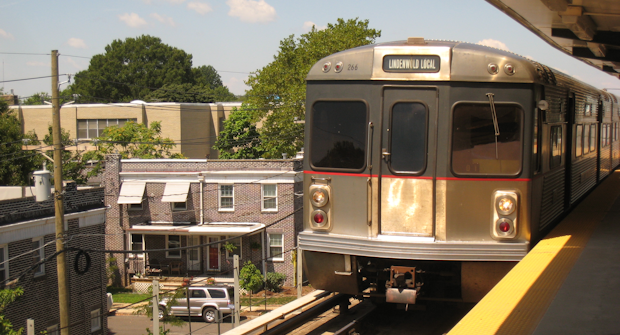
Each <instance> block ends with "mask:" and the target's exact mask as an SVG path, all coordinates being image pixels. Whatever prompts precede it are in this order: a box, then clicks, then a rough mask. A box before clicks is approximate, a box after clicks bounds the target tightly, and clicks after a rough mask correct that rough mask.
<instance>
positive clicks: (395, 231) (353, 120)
mask: <svg viewBox="0 0 620 335" xmlns="http://www.w3.org/2000/svg"><path fill="white" fill-rule="evenodd" d="M532 71H533V67H532V65H531V64H530V63H529V62H528V61H527V60H525V59H522V58H520V57H518V56H515V55H512V54H508V53H506V52H501V51H499V50H495V49H490V48H486V47H481V46H476V45H471V44H461V43H453V42H429V41H424V40H423V39H410V40H408V41H403V42H395V43H387V44H377V45H371V46H365V47H360V48H356V49H352V50H347V51H344V52H341V53H337V54H334V55H331V56H329V57H326V58H325V59H322V60H321V61H320V62H318V63H317V64H316V65H315V66H314V67H313V68H312V70H311V71H310V73H309V74H308V77H307V101H306V130H305V157H304V229H303V231H302V232H301V233H300V235H299V246H300V247H301V249H302V250H303V255H304V270H305V272H304V273H305V275H306V276H307V277H308V279H309V281H310V283H311V284H312V285H313V287H315V288H318V289H324V290H328V291H335V292H341V293H347V294H352V295H357V296H361V295H363V296H369V297H377V298H379V299H385V300H386V301H388V302H395V303H415V301H416V299H418V298H419V297H426V298H429V299H430V298H435V299H457V300H463V301H475V300H477V299H479V298H480V297H481V295H483V294H485V293H486V291H487V290H488V289H489V288H490V287H491V286H492V285H494V284H495V283H496V282H497V280H499V278H501V276H503V275H504V274H505V273H506V272H507V271H508V270H509V269H510V268H511V267H512V266H513V265H514V262H516V261H518V260H520V259H521V258H522V257H523V256H524V255H525V254H526V252H527V250H528V248H529V241H530V238H531V233H530V230H531V213H532V209H531V208H530V193H531V189H530V188H531V179H530V175H531V173H532V172H531V169H530V167H529V166H530V165H531V164H532V162H531V158H530V156H531V153H532V149H531V148H532V147H533V145H534V143H533V140H531V139H530V138H532V137H534V136H535V134H533V133H532V129H531V127H529V126H526V125H528V124H532V122H533V121H534V120H533V116H532V114H533V113H532V112H531V111H533V110H534V108H535V107H534V104H533V101H534V98H535V97H534V94H535V93H534V92H535V89H534V87H535V85H534V84H533V83H534V78H533V74H532ZM534 72H535V71H534Z"/></svg>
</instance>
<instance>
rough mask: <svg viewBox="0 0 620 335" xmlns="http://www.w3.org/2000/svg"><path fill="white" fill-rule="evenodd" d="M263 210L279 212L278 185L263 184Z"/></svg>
mask: <svg viewBox="0 0 620 335" xmlns="http://www.w3.org/2000/svg"><path fill="white" fill-rule="evenodd" d="M262 193H263V202H262V204H263V208H262V210H264V211H277V210H278V185H277V184H263V187H262Z"/></svg>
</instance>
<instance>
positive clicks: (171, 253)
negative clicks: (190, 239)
mask: <svg viewBox="0 0 620 335" xmlns="http://www.w3.org/2000/svg"><path fill="white" fill-rule="evenodd" d="M166 240H167V241H166V249H172V250H168V251H166V257H168V258H181V250H180V249H179V248H180V247H181V236H180V235H166Z"/></svg>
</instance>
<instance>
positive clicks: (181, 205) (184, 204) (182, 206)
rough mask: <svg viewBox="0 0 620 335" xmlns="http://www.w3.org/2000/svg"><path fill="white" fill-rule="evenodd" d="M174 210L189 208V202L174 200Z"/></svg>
mask: <svg viewBox="0 0 620 335" xmlns="http://www.w3.org/2000/svg"><path fill="white" fill-rule="evenodd" d="M171 204H172V211H184V210H187V202H186V201H184V202H172V203H171Z"/></svg>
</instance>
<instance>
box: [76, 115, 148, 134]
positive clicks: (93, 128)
mask: <svg viewBox="0 0 620 335" xmlns="http://www.w3.org/2000/svg"><path fill="white" fill-rule="evenodd" d="M129 121H132V122H136V121H137V119H83V120H78V138H95V137H100V136H102V135H103V130H104V129H105V128H107V127H110V126H119V127H122V126H124V125H125V123H127V122H129Z"/></svg>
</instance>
